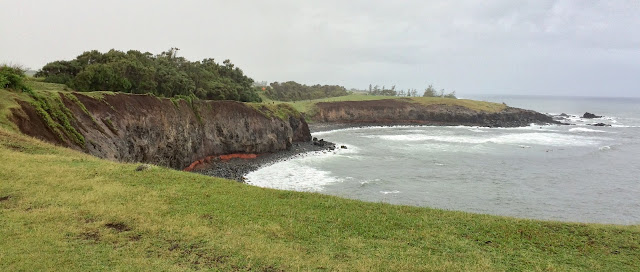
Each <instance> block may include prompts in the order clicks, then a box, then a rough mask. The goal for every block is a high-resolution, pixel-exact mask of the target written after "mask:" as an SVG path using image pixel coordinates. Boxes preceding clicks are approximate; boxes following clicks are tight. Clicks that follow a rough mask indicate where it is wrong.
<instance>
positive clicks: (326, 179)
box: [245, 144, 359, 192]
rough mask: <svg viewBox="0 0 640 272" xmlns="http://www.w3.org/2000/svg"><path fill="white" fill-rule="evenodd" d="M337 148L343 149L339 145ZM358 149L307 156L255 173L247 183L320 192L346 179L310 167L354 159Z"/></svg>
mask: <svg viewBox="0 0 640 272" xmlns="http://www.w3.org/2000/svg"><path fill="white" fill-rule="evenodd" d="M337 146H338V147H340V145H339V144H337ZM358 150H359V149H358V147H357V146H353V145H348V146H347V149H336V150H334V151H320V152H309V153H305V154H303V155H302V156H300V157H298V158H295V159H291V160H286V161H281V162H276V163H274V164H271V165H268V166H264V167H262V168H260V169H258V170H256V171H253V172H251V173H249V174H247V175H246V176H245V178H246V182H247V184H251V185H255V186H258V187H264V188H272V189H281V190H291V191H300V192H319V191H322V189H323V187H324V186H326V185H328V184H331V183H336V182H342V181H343V179H342V178H337V177H334V176H332V175H331V172H328V171H322V170H318V169H316V168H313V167H310V166H307V165H314V164H318V163H319V162H321V161H323V160H326V159H330V158H332V157H334V156H345V157H351V155H352V154H357V153H358Z"/></svg>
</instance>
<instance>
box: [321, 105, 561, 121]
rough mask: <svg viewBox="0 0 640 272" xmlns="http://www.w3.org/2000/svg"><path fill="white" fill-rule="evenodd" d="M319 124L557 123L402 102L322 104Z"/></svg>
mask: <svg viewBox="0 0 640 272" xmlns="http://www.w3.org/2000/svg"><path fill="white" fill-rule="evenodd" d="M311 119H312V120H313V121H314V122H317V123H339V124H353V125H354V126H360V125H468V126H489V127H519V126H527V125H529V124H531V123H536V124H547V123H557V122H556V121H554V120H553V119H552V118H551V117H550V116H547V115H544V114H541V113H539V112H535V111H531V110H524V109H518V108H512V107H507V108H506V109H504V110H503V111H500V112H497V113H488V112H481V111H475V110H471V109H469V108H465V107H461V106H451V105H439V104H434V105H422V104H419V103H413V102H411V101H405V100H401V99H386V100H371V101H344V102H322V103H318V104H317V111H316V113H315V114H314V115H313V116H312V117H311Z"/></svg>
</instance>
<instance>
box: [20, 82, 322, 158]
mask: <svg viewBox="0 0 640 272" xmlns="http://www.w3.org/2000/svg"><path fill="white" fill-rule="evenodd" d="M54 95H59V96H60V97H59V99H58V97H55V99H54V100H56V101H59V102H61V103H60V104H63V105H64V107H61V108H62V109H63V110H58V113H57V114H56V113H55V112H53V111H54V110H52V109H47V108H51V107H52V106H51V105H48V104H47V105H46V106H38V104H37V103H27V102H20V105H21V108H19V109H14V110H13V117H12V118H13V120H14V122H15V123H16V124H17V125H18V127H19V128H20V130H21V131H22V132H23V133H25V134H27V135H31V136H34V137H37V138H40V139H43V140H46V141H49V142H53V143H57V144H60V145H63V146H67V147H70V148H74V149H78V150H82V151H84V152H86V153H89V154H92V155H95V156H97V157H101V158H106V159H111V160H116V161H124V162H147V163H153V164H157V165H163V166H169V167H172V168H176V169H182V168H184V167H186V166H188V165H189V164H190V163H191V162H193V161H196V160H198V159H200V158H203V157H207V156H212V155H222V154H230V153H258V154H259V153H269V152H276V151H280V150H284V149H287V148H289V147H290V146H291V145H292V143H293V142H298V141H310V139H311V135H310V133H309V128H308V126H307V123H306V122H305V120H304V118H302V116H301V115H297V116H288V118H283V119H284V120H283V119H281V118H278V117H275V114H274V113H273V112H270V110H269V109H267V108H262V109H260V110H257V109H255V108H254V107H251V106H249V105H247V104H244V103H240V102H233V101H193V102H190V101H186V100H171V99H161V98H157V97H154V96H149V95H130V94H108V95H104V96H102V97H100V98H93V97H89V96H86V95H83V94H80V93H72V94H54ZM43 111H44V112H43ZM60 112H62V113H60ZM47 115H48V116H49V117H47ZM65 116H66V117H65ZM65 120H67V121H68V122H67V121H65ZM66 123H68V125H67V124H66Z"/></svg>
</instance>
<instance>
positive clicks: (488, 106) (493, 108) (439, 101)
mask: <svg viewBox="0 0 640 272" xmlns="http://www.w3.org/2000/svg"><path fill="white" fill-rule="evenodd" d="M262 99H263V101H264V102H263V103H267V104H272V103H273V104H289V105H291V106H292V107H293V108H295V109H296V110H298V111H299V112H302V113H305V114H307V115H309V114H313V113H314V112H315V105H316V104H317V103H320V102H343V101H371V100H383V99H403V100H408V101H410V102H413V103H418V104H421V105H425V106H428V105H447V106H461V107H465V108H469V109H471V110H475V111H480V112H487V113H495V112H500V111H502V110H504V109H505V108H507V106H506V105H504V104H500V103H493V102H485V101H477V100H469V99H451V98H441V97H398V96H374V95H364V94H351V95H346V96H338V97H330V98H323V99H315V100H303V101H295V102H282V101H275V100H270V99H268V98H266V97H264V96H262Z"/></svg>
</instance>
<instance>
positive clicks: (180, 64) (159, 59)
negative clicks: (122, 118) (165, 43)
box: [36, 48, 260, 102]
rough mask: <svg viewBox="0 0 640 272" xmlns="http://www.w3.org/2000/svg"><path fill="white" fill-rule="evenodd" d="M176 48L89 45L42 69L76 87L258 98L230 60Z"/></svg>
mask: <svg viewBox="0 0 640 272" xmlns="http://www.w3.org/2000/svg"><path fill="white" fill-rule="evenodd" d="M177 52H178V49H177V48H171V49H170V50H168V51H166V52H162V53H160V54H158V55H153V54H151V53H149V52H145V53H142V52H140V51H136V50H129V51H127V52H122V51H117V50H110V51H108V52H106V53H101V52H99V51H96V50H93V51H87V52H84V53H82V54H81V55H79V56H78V57H76V58H75V59H73V60H59V61H54V62H51V63H48V64H47V65H45V66H44V67H42V69H41V70H40V71H38V73H37V74H36V76H37V77H44V80H45V81H46V82H50V83H59V84H66V85H67V86H69V88H71V89H74V90H77V91H83V92H88V91H116V92H125V93H136V94H143V93H152V94H154V95H157V96H164V97H173V96H177V95H183V96H189V95H194V96H196V97H198V98H201V99H209V100H236V101H245V102H249V101H252V102H257V101H260V97H259V96H258V94H257V91H256V89H255V88H253V87H252V83H253V79H251V78H249V77H247V76H246V75H244V73H243V71H242V70H241V69H240V68H238V67H236V66H235V65H234V64H233V63H231V61H229V60H225V61H224V62H223V63H222V64H219V63H217V62H216V61H215V60H214V59H204V60H202V61H189V60H187V59H185V58H184V57H178V56H177Z"/></svg>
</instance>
